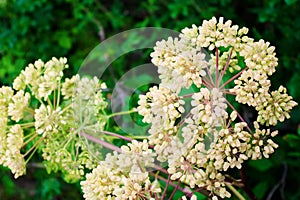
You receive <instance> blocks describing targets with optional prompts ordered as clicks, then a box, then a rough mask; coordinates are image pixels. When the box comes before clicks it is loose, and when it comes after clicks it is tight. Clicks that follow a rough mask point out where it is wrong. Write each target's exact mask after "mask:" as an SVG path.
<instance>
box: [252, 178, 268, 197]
mask: <svg viewBox="0 0 300 200" xmlns="http://www.w3.org/2000/svg"><path fill="white" fill-rule="evenodd" d="M268 188H269V184H268V182H267V181H265V182H261V183H259V184H257V185H256V186H255V187H254V188H253V192H254V194H255V196H256V197H257V198H258V199H263V197H264V196H265V194H266V192H267V191H268Z"/></svg>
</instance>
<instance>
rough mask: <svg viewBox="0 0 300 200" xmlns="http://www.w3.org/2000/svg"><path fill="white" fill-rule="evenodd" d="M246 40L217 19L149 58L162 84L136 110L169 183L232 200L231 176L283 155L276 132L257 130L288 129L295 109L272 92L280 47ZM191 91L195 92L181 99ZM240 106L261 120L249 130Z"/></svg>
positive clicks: (282, 93)
mask: <svg viewBox="0 0 300 200" xmlns="http://www.w3.org/2000/svg"><path fill="white" fill-rule="evenodd" d="M247 33H248V29H247V28H245V27H243V28H239V27H238V26H237V25H233V24H232V21H230V20H228V21H224V18H222V17H221V18H219V20H218V19H216V18H215V17H213V18H212V19H210V20H204V21H203V23H202V25H201V26H199V27H197V26H196V25H193V26H192V27H191V28H185V29H183V30H182V32H181V34H180V35H179V37H176V38H168V39H167V40H162V41H159V42H157V43H156V46H155V47H154V52H153V53H152V54H151V57H152V62H153V64H155V65H156V66H157V67H158V73H159V77H160V79H161V83H160V84H159V86H155V87H152V88H150V92H148V93H147V94H146V95H141V96H140V101H139V102H138V103H139V106H138V112H139V114H141V115H142V116H144V122H148V123H151V128H150V129H149V133H150V137H149V140H150V141H149V142H150V143H151V144H153V145H154V149H155V150H156V153H157V154H158V158H160V159H159V160H161V161H167V162H168V164H169V167H168V172H169V173H170V174H171V179H172V180H180V181H182V182H184V183H186V184H188V185H189V186H190V187H192V188H194V187H205V188H206V189H207V190H209V191H211V192H212V193H213V194H215V195H218V196H220V197H221V198H225V197H229V196H230V193H228V191H227V190H226V187H225V182H224V180H225V177H224V174H225V173H226V171H227V170H228V169H229V168H237V169H240V168H241V167H242V163H243V162H244V161H245V160H248V159H261V158H262V157H266V158H268V157H269V155H270V154H272V153H273V152H274V151H275V149H276V148H277V147H278V145H277V144H275V143H274V142H273V140H272V137H274V136H275V135H276V134H277V132H276V131H274V132H271V131H270V129H261V128H260V125H266V126H270V125H276V124H277V123H278V121H280V122H282V121H284V120H285V119H287V118H289V117H290V115H289V112H290V111H291V109H292V108H293V107H294V106H296V105H297V103H296V102H295V101H293V100H292V97H291V96H289V95H288V94H287V91H286V89H285V88H284V87H283V86H280V88H279V89H278V90H276V91H270V86H271V81H270V79H269V78H270V76H271V75H272V74H273V73H274V72H275V70H276V67H277V65H278V62H277V61H278V59H277V58H276V53H275V47H273V46H271V45H270V43H269V42H265V41H264V40H262V39H261V40H259V41H254V39H252V38H250V37H248V36H247V35H246V34H247ZM191 86H193V88H197V89H196V90H195V89H194V91H195V92H194V93H191V94H187V95H182V91H183V90H184V89H185V88H190V87H191ZM190 91H191V90H190ZM229 96H232V97H233V98H231V97H230V98H228V97H229ZM188 98H191V99H192V100H189V101H186V99H188ZM171 102H172V104H169V103H171ZM180 102H182V103H180ZM187 102H190V103H187ZM178 103H179V104H178ZM237 104H242V105H247V106H251V107H254V109H255V110H256V111H257V112H258V113H257V114H258V117H257V120H256V121H255V122H254V123H253V124H250V123H249V122H246V120H245V119H244V118H243V115H241V114H240V113H239V112H238V107H236V105H237ZM181 107H182V108H181ZM251 127H255V129H254V130H253V129H251ZM182 148H183V149H184V150H181V151H178V149H182ZM174 154H177V155H174ZM214 198H217V197H216V196H214Z"/></svg>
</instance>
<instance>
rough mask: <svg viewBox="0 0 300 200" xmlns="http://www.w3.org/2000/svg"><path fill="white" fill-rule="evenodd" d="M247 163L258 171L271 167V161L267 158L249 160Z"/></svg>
mask: <svg viewBox="0 0 300 200" xmlns="http://www.w3.org/2000/svg"><path fill="white" fill-rule="evenodd" d="M249 165H250V166H251V167H253V168H255V169H257V170H259V171H262V172H264V171H267V170H269V169H270V168H271V167H272V165H273V164H272V161H270V160H268V159H261V160H250V161H249Z"/></svg>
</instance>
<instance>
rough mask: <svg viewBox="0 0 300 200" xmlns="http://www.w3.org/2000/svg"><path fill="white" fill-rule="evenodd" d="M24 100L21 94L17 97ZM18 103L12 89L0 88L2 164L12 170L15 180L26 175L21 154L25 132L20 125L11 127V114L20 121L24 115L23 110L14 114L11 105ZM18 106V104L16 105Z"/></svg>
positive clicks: (0, 148) (0, 162) (0, 151)
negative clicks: (10, 108)
mask: <svg viewBox="0 0 300 200" xmlns="http://www.w3.org/2000/svg"><path fill="white" fill-rule="evenodd" d="M17 96H20V98H24V96H23V95H20V93H19V94H18V95H17ZM16 102H18V99H17V98H16V96H14V91H13V90H12V89H11V88H10V87H6V86H2V87H1V88H0V108H1V113H0V164H1V165H3V166H6V167H8V168H10V170H11V171H12V173H13V174H15V178H17V177H19V176H21V175H23V174H25V171H26V167H25V160H24V158H23V155H22V153H21V148H22V146H23V143H24V135H23V130H22V128H21V126H20V125H18V124H15V125H9V121H10V119H9V113H10V116H11V118H13V119H14V120H19V118H18V117H17V116H18V115H20V113H22V111H21V110H18V111H17V112H19V113H18V114H16V113H17V112H13V111H12V110H10V112H9V105H12V104H14V103H16ZM16 104H17V105H18V103H16Z"/></svg>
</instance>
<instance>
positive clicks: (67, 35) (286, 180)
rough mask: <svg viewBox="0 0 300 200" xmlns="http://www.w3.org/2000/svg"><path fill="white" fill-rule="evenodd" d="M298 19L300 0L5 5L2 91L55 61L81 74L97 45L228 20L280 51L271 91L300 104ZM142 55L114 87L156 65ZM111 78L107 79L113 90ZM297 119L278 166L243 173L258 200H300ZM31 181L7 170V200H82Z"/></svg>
mask: <svg viewBox="0 0 300 200" xmlns="http://www.w3.org/2000/svg"><path fill="white" fill-rule="evenodd" d="M299 14H300V1H297V0H262V1H260V0H244V1H238V0H236V1H234V0H223V1H216V0H211V1H205V0H202V1H197V0H190V1H188V0H187V1H184V0H172V1H163V0H162V1H159V0H145V1H138V0H128V1H121V0H114V1H97V0H83V1H79V0H78V1H77V0H66V1H62V0H53V1H50V0H48V1H47V0H40V1H33V0H7V2H6V1H4V0H0V84H5V85H11V83H12V81H13V79H14V78H15V77H16V76H17V75H18V74H19V73H20V71H21V70H22V69H23V68H24V67H25V66H26V65H27V64H28V63H30V62H34V61H35V60H37V59H38V58H41V59H43V60H45V61H46V60H48V59H50V58H51V57H52V56H55V57H60V56H65V57H67V58H68V59H69V64H70V66H71V68H70V69H68V71H67V76H70V75H72V74H75V73H76V72H77V71H78V69H79V67H80V65H81V63H82V61H83V59H84V58H85V57H86V56H87V55H88V53H89V52H90V51H91V50H92V49H93V48H94V47H95V46H96V45H98V44H99V43H100V42H101V41H102V40H104V39H105V38H108V37H110V36H112V35H114V34H117V33H119V32H121V31H125V30H128V29H132V28H136V27H147V26H148V27H150V26H154V27H164V28H169V29H172V30H177V31H179V30H181V29H183V28H184V27H190V26H191V25H192V24H196V25H201V23H202V20H203V19H210V18H211V17H212V16H216V17H219V16H224V17H225V19H231V20H232V21H233V23H234V24H238V25H239V26H246V27H248V28H249V29H250V32H249V35H250V36H251V37H253V38H255V39H256V40H258V39H261V38H263V39H265V40H266V41H269V42H270V43H271V44H272V45H274V46H275V47H276V52H277V56H278V58H279V66H278V68H277V72H276V73H275V74H274V75H273V77H272V88H273V89H277V88H278V86H279V85H280V84H283V85H285V86H286V87H287V88H288V92H289V94H291V95H292V96H293V98H294V99H295V100H296V101H297V102H300V101H299V100H300V90H299V88H300V53H299V52H300V16H299ZM99 32H101V34H99ZM133 40H134V38H133ZM137 55H138V59H137V58H136V56H137ZM137 55H134V56H130V55H128V56H123V57H121V58H120V59H118V60H117V61H116V62H114V64H113V65H114V66H113V67H114V68H113V69H114V73H113V75H114V79H118V78H119V77H120V76H121V75H122V74H123V73H125V72H126V70H128V67H130V66H135V65H137V64H139V63H145V62H146V61H147V62H149V60H150V59H149V52H142V53H138V54H137ZM132 57H133V58H134V59H133V58H132ZM136 60H138V61H136ZM111 73H112V72H111ZM110 75H112V74H109V73H108V75H107V76H106V77H104V79H106V80H105V81H107V82H108V83H109V84H112V85H113V81H112V80H111V77H110ZM246 112H248V111H246ZM249 112H251V111H249ZM291 115H292V118H291V119H290V120H288V121H286V122H285V123H284V124H279V125H278V126H277V127H276V128H278V129H279V130H280V134H279V136H277V137H276V139H275V140H276V142H277V143H279V144H280V148H279V149H278V150H277V152H276V153H275V154H274V155H272V157H271V159H269V160H261V161H252V162H247V163H246V164H245V166H244V167H245V173H246V175H247V179H248V184H249V185H250V187H251V188H252V189H253V191H254V192H255V194H256V195H257V196H258V198H259V199H267V198H268V196H271V193H272V190H273V191H274V193H273V195H272V198H271V199H300V174H299V171H300V167H299V165H300V162H299V161H300V151H299V150H300V131H299V130H300V128H299V124H300V123H299V122H300V109H299V106H298V107H296V108H295V109H294V110H293V112H292V114H291ZM27 173H28V176H25V177H21V178H19V179H18V180H17V181H15V180H14V179H12V178H11V176H10V173H9V171H8V170H6V169H3V168H1V169H0V199H1V200H2V199H4V200H6V199H73V200H75V199H82V197H81V195H80V190H79V186H78V184H75V185H68V184H65V183H64V182H63V181H62V180H61V178H60V176H59V175H53V174H51V175H47V174H46V172H45V171H44V170H43V169H40V168H39V165H31V166H29V168H28V172H27Z"/></svg>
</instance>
